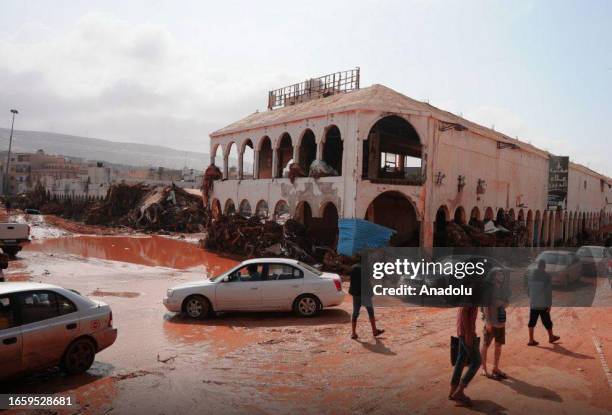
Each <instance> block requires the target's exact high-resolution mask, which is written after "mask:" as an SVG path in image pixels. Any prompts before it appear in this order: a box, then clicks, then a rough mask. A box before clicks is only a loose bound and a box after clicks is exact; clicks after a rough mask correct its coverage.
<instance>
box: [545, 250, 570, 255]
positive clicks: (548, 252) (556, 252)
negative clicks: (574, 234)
mask: <svg viewBox="0 0 612 415" xmlns="http://www.w3.org/2000/svg"><path fill="white" fill-rule="evenodd" d="M571 253H572V252H570V251H543V252H540V255H542V254H555V255H569V254H571Z"/></svg>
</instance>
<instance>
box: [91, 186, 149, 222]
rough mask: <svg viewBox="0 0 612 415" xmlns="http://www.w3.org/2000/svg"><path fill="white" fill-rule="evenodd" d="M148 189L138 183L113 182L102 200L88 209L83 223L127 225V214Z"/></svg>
mask: <svg viewBox="0 0 612 415" xmlns="http://www.w3.org/2000/svg"><path fill="white" fill-rule="evenodd" d="M147 191H149V187H148V186H146V185H144V184H142V183H139V184H135V185H128V184H125V183H120V184H115V185H113V186H111V187H110V188H109V189H108V192H107V193H106V197H105V198H104V200H102V202H99V203H96V204H95V205H93V206H92V207H91V208H90V209H88V211H87V214H86V217H85V223H87V224H88V225H115V226H116V225H125V226H127V225H129V220H128V218H127V216H128V214H129V213H130V212H131V211H132V210H133V209H134V208H135V207H136V206H137V204H138V202H139V201H140V200H141V199H142V198H143V196H144V195H145V194H146V193H147Z"/></svg>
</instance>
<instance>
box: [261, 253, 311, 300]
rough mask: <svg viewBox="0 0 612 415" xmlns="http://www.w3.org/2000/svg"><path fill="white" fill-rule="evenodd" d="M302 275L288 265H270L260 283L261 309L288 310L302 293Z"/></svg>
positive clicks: (298, 270)
mask: <svg viewBox="0 0 612 415" xmlns="http://www.w3.org/2000/svg"><path fill="white" fill-rule="evenodd" d="M303 285H304V273H303V272H302V270H300V269H298V268H296V267H294V266H292V265H288V264H280V263H270V264H268V265H267V274H266V278H265V280H264V282H263V283H262V285H261V286H262V299H261V307H262V309H266V310H290V309H291V308H292V306H293V301H294V300H295V299H296V298H297V297H298V296H299V295H300V294H301V293H302V290H303Z"/></svg>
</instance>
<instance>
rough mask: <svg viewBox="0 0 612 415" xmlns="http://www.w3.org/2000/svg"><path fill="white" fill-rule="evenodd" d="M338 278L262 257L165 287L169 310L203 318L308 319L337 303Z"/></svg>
mask: <svg viewBox="0 0 612 415" xmlns="http://www.w3.org/2000/svg"><path fill="white" fill-rule="evenodd" d="M343 298H344V292H343V291H342V282H341V280H340V276H338V275H337V274H331V273H324V272H321V271H319V270H318V269H316V268H314V267H312V266H310V265H308V264H305V263H303V262H300V261H297V260H294V259H285V258H261V259H252V260H248V261H244V262H242V263H241V264H239V265H238V266H236V267H234V268H232V269H231V270H229V271H228V272H226V273H224V274H221V275H219V276H217V277H214V278H211V279H210V280H203V281H195V282H190V283H186V284H181V285H178V286H176V287H173V288H170V289H168V291H167V293H166V298H164V305H165V306H166V308H167V309H168V310H169V311H173V312H177V313H180V312H183V313H185V314H187V315H188V316H189V317H192V318H204V317H207V316H208V315H210V314H211V313H213V312H217V311H274V310H278V311H291V310H293V311H295V312H296V313H297V314H299V315H301V316H304V317H310V316H314V315H315V314H317V313H318V312H319V311H320V310H321V309H322V308H323V307H331V306H336V305H339V304H340V303H342V300H343Z"/></svg>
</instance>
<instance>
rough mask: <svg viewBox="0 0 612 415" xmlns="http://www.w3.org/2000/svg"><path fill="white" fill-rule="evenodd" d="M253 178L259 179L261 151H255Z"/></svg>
mask: <svg viewBox="0 0 612 415" xmlns="http://www.w3.org/2000/svg"><path fill="white" fill-rule="evenodd" d="M253 178H254V179H259V150H253Z"/></svg>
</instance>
